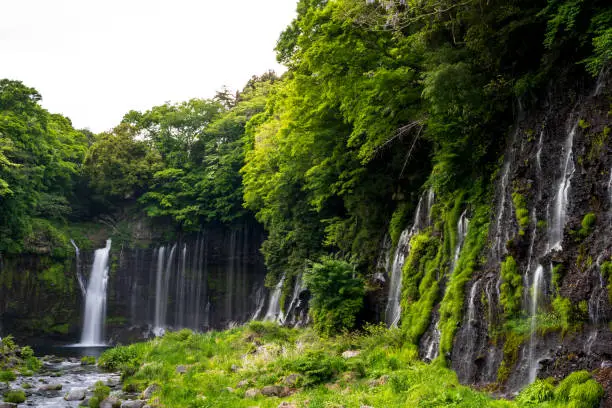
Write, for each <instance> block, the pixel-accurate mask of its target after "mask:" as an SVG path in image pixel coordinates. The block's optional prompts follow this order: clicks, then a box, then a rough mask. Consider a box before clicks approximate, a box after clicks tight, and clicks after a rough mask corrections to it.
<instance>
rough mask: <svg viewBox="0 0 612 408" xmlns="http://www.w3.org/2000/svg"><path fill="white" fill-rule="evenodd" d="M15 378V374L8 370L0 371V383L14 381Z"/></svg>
mask: <svg viewBox="0 0 612 408" xmlns="http://www.w3.org/2000/svg"><path fill="white" fill-rule="evenodd" d="M15 378H16V377H15V373H14V372H12V371H10V370H6V371H0V381H1V382H9V381H15Z"/></svg>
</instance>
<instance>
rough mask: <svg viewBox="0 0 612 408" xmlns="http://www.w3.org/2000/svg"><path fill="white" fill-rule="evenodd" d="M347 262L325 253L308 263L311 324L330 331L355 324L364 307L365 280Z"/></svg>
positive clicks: (317, 328) (306, 281) (319, 330)
mask: <svg viewBox="0 0 612 408" xmlns="http://www.w3.org/2000/svg"><path fill="white" fill-rule="evenodd" d="M356 275H357V274H356V272H355V268H354V267H353V266H352V265H351V264H349V263H348V262H345V261H341V260H337V259H333V258H330V257H324V258H322V259H321V262H320V263H315V264H313V265H312V267H310V269H309V270H308V271H307V272H306V274H305V276H304V282H305V283H306V286H307V287H308V289H309V290H310V292H311V293H312V298H311V301H310V312H311V314H312V318H313V322H314V328H315V330H316V331H317V332H319V333H320V334H322V335H332V334H335V333H339V332H341V331H343V330H350V329H352V328H353V327H354V326H355V320H356V316H357V313H359V311H360V310H361V308H362V307H363V296H364V294H365V288H364V282H363V280H362V279H361V278H359V277H357V276H356Z"/></svg>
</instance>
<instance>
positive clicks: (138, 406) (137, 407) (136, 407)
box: [121, 400, 147, 408]
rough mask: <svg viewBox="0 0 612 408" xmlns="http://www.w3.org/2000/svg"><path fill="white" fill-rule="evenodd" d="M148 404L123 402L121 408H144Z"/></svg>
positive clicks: (144, 402)
mask: <svg viewBox="0 0 612 408" xmlns="http://www.w3.org/2000/svg"><path fill="white" fill-rule="evenodd" d="M146 403H147V402H146V401H143V400H132V401H123V402H122V403H121V408H142V407H144V406H145V404H146Z"/></svg>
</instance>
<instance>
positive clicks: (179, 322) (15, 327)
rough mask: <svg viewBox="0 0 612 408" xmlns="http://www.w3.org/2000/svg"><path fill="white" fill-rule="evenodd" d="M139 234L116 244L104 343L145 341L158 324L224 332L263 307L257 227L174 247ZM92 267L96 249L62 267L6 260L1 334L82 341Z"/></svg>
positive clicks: (207, 233) (41, 260) (47, 259)
mask: <svg viewBox="0 0 612 408" xmlns="http://www.w3.org/2000/svg"><path fill="white" fill-rule="evenodd" d="M141 230H142V226H141V227H138V228H134V232H137V234H136V235H137V236H136V238H137V240H136V241H133V242H135V243H136V245H133V246H132V247H129V246H127V245H122V244H121V243H117V242H116V241H115V242H114V243H113V244H112V245H111V251H110V261H109V278H108V284H107V304H106V321H105V327H106V333H105V335H104V338H105V339H106V340H107V341H110V342H111V343H115V342H128V341H135V340H138V339H142V338H144V337H148V336H151V335H152V334H153V330H154V328H155V327H156V326H157V328H158V329H159V328H166V329H168V328H172V329H178V328H183V327H186V328H192V329H196V330H205V329H208V328H225V327H227V326H228V325H230V324H233V323H241V322H244V321H247V320H249V319H250V318H251V317H252V314H253V312H254V310H256V308H257V302H259V303H262V302H265V300H266V299H265V296H266V294H267V290H266V289H265V288H264V285H263V281H264V277H265V268H264V265H263V259H262V256H261V254H260V253H259V247H260V246H261V242H262V241H263V231H262V229H261V228H260V227H259V226H257V225H251V224H248V223H245V224H241V225H237V226H234V227H232V228H226V227H220V226H217V227H211V228H208V229H205V230H203V231H202V232H200V233H198V234H193V235H188V236H183V237H182V238H180V239H177V240H173V241H170V242H162V240H161V238H160V237H157V238H156V237H154V236H153V235H151V234H145V235H146V236H147V239H146V240H143V239H138V238H139V237H140V236H141V235H142V231H141ZM139 231H140V232H139ZM93 245H94V246H96V245H98V246H101V245H102V244H101V243H97V241H96V242H94V244H93ZM92 263H93V251H92V250H80V251H79V255H78V257H77V256H74V257H72V258H69V259H66V260H65V261H61V262H60V261H58V260H57V259H53V258H52V257H51V256H48V255H30V256H25V255H24V256H19V257H15V258H11V259H6V260H5V261H4V264H3V265H2V270H1V272H0V276H1V277H2V281H1V283H2V284H1V285H0V299H2V301H1V302H0V321H1V322H2V326H1V330H2V333H11V334H13V335H14V336H16V337H17V338H18V339H23V340H29V341H34V342H36V341H39V340H40V339H41V338H52V339H54V340H55V341H65V342H71V341H73V342H76V341H78V339H79V335H80V330H81V326H82V313H83V305H84V299H85V294H84V291H83V290H82V289H81V288H80V283H79V280H81V281H82V283H83V286H84V287H85V288H86V287H87V281H88V278H89V274H90V271H91V266H92Z"/></svg>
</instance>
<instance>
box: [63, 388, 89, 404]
mask: <svg viewBox="0 0 612 408" xmlns="http://www.w3.org/2000/svg"><path fill="white" fill-rule="evenodd" d="M85 391H86V390H85V388H73V389H71V390H70V391H68V393H66V395H64V399H65V400H66V401H82V400H84V399H85Z"/></svg>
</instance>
